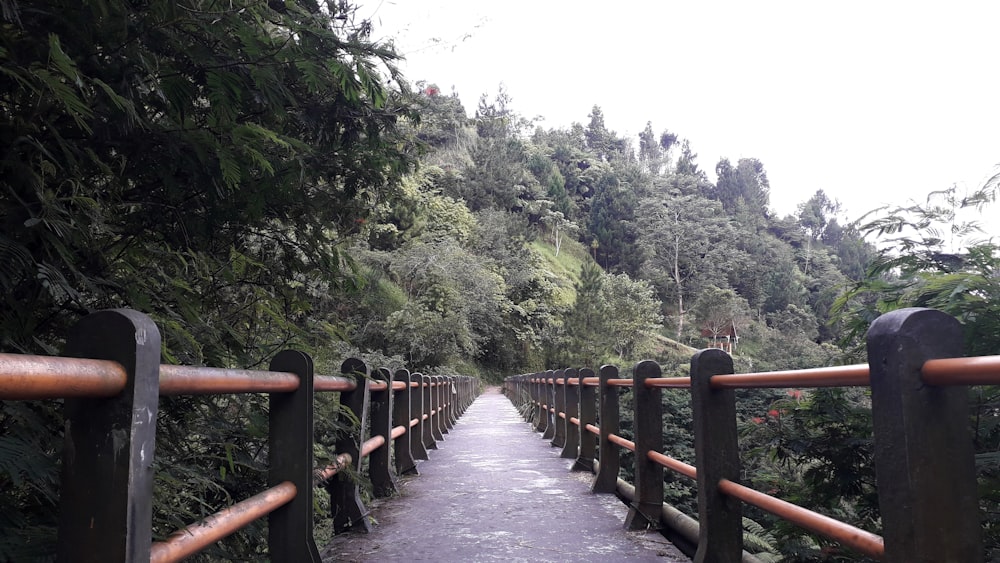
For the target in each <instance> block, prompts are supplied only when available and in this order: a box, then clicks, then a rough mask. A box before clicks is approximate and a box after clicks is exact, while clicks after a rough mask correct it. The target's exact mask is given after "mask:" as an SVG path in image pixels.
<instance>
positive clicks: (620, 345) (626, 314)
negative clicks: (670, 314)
mask: <svg viewBox="0 0 1000 563" xmlns="http://www.w3.org/2000/svg"><path fill="white" fill-rule="evenodd" d="M600 296H601V299H602V300H603V302H604V307H605V320H606V322H607V327H606V331H607V333H608V335H609V336H610V340H611V345H612V347H613V348H614V351H615V352H616V353H617V354H618V359H619V360H623V359H626V358H635V356H636V354H637V353H638V352H641V351H643V350H644V349H645V348H646V346H647V345H648V343H649V342H650V341H651V340H652V338H653V335H654V334H655V331H656V330H658V329H659V328H660V326H661V325H660V321H661V320H662V318H663V317H662V315H661V314H660V310H661V309H662V307H663V304H662V303H660V301H659V300H658V299H656V296H655V295H654V293H653V287H652V286H651V285H650V284H649V282H647V281H644V280H633V279H632V278H630V277H629V276H628V275H627V274H617V275H614V274H613V275H608V276H605V277H604V283H603V284H602V285H601V292H600Z"/></svg>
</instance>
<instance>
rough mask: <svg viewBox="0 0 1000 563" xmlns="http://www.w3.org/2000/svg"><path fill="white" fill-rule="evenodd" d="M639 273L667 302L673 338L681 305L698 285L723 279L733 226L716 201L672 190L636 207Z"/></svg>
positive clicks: (678, 331) (681, 328)
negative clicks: (673, 322) (641, 251)
mask: <svg viewBox="0 0 1000 563" xmlns="http://www.w3.org/2000/svg"><path fill="white" fill-rule="evenodd" d="M639 222H640V224H641V225H642V229H640V238H639V240H640V245H641V246H642V247H643V248H645V249H646V250H647V253H648V254H646V255H645V256H644V264H643V266H642V272H643V274H644V277H645V278H646V279H648V280H650V281H651V282H652V283H653V284H654V286H655V287H656V288H657V290H658V292H659V294H660V296H661V298H662V299H664V301H668V302H670V303H672V304H674V305H673V306H672V310H673V316H674V317H675V318H676V327H677V329H676V336H677V338H678V339H680V338H681V336H682V334H683V332H684V318H685V315H686V314H687V312H688V311H687V306H686V305H685V303H687V302H693V299H694V297H695V296H696V295H698V293H700V292H701V290H702V288H704V287H706V286H707V285H709V284H713V283H719V282H720V281H721V280H726V278H727V271H726V270H727V268H728V266H729V265H730V264H731V263H732V262H731V261H730V259H729V257H730V256H731V255H732V254H733V252H734V251H735V249H734V248H733V245H734V238H733V228H732V225H731V224H730V220H729V219H728V218H727V217H725V215H723V213H722V210H721V206H720V205H719V204H718V203H717V202H713V201H711V200H708V199H705V198H703V197H701V196H697V195H680V194H674V195H669V196H667V197H663V198H648V199H646V200H644V201H643V202H642V204H641V206H640V210H639Z"/></svg>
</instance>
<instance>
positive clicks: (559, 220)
mask: <svg viewBox="0 0 1000 563" xmlns="http://www.w3.org/2000/svg"><path fill="white" fill-rule="evenodd" d="M542 222H543V223H545V224H546V225H548V226H549V232H550V233H551V235H552V244H553V245H554V246H555V247H556V256H559V249H560V248H561V247H562V241H563V237H565V236H566V235H567V234H570V235H572V234H575V233H576V231H578V230H579V227H578V226H577V224H576V223H574V222H572V221H569V220H567V219H566V216H565V215H563V214H562V212H560V211H550V212H549V213H546V214H545V215H544V216H543V217H542Z"/></svg>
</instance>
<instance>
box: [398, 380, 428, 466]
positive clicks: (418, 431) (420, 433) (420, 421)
mask: <svg viewBox="0 0 1000 563" xmlns="http://www.w3.org/2000/svg"><path fill="white" fill-rule="evenodd" d="M402 371H405V370H402ZM410 383H411V384H413V385H416V387H414V386H413V385H411V386H410V418H411V419H413V418H415V419H417V425H416V426H414V427H413V428H410V431H409V432H407V434H408V435H409V436H410V451H411V452H412V453H413V457H414V459H427V458H428V456H427V445H426V443H425V441H424V437H425V436H426V435H429V434H428V433H429V432H430V428H429V427H428V426H427V421H426V420H424V414H425V413H426V412H427V407H425V406H424V386H423V384H424V380H423V377H422V376H421V375H420V374H419V373H414V374H411V375H410ZM414 471H416V468H414Z"/></svg>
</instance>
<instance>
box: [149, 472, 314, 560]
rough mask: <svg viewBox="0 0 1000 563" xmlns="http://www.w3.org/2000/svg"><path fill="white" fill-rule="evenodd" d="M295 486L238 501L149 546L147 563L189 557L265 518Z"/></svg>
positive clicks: (288, 497)
mask: <svg viewBox="0 0 1000 563" xmlns="http://www.w3.org/2000/svg"><path fill="white" fill-rule="evenodd" d="M296 492H297V491H296V489H295V485H294V484H293V483H292V482H291V481H285V482H284V483H281V484H280V485H277V486H275V487H271V488H270V489H268V490H266V491H264V492H262V493H260V494H257V495H254V496H252V497H250V498H248V499H246V500H244V501H242V502H238V503H236V504H234V505H232V506H230V507H228V508H225V509H223V510H220V511H219V512H216V513H215V514H213V515H211V516H209V517H207V518H205V519H204V520H202V521H200V522H196V523H194V524H191V525H190V526H188V527H186V528H184V529H182V530H178V531H176V532H174V533H173V534H171V535H170V537H169V538H167V539H166V540H165V541H162V542H156V543H154V544H153V545H152V548H151V549H150V553H149V561H150V563H174V562H175V561H181V560H183V559H185V558H187V557H190V556H192V555H194V554H196V553H198V552H199V551H201V550H203V549H205V548H206V547H208V546H210V545H212V544H213V543H215V542H217V541H219V540H221V539H222V538H224V537H226V536H228V535H230V534H233V533H235V532H236V531H237V530H239V529H241V528H244V527H246V526H248V525H249V524H250V523H251V522H253V521H254V520H256V519H258V518H261V517H263V516H267V515H268V514H270V513H271V512H274V511H275V510H277V509H278V508H281V507H282V506H284V505H286V504H288V503H289V502H291V501H292V499H294V498H295V494H296Z"/></svg>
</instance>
